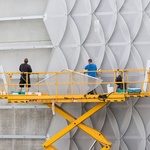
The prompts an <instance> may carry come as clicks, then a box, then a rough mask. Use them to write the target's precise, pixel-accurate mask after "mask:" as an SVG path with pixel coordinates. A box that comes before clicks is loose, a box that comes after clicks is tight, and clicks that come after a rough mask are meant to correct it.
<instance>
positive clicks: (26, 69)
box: [19, 58, 32, 92]
mask: <svg viewBox="0 0 150 150" xmlns="http://www.w3.org/2000/svg"><path fill="white" fill-rule="evenodd" d="M19 70H20V71H21V72H22V73H21V77H20V82H19V86H20V90H19V91H20V92H21V91H22V88H23V87H24V85H26V86H27V87H28V88H29V87H31V84H30V73H31V72H32V68H31V66H30V65H29V64H28V59H27V58H25V59H24V63H22V64H21V65H20V67H19Z"/></svg>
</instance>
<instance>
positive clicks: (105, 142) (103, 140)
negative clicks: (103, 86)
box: [42, 102, 112, 150]
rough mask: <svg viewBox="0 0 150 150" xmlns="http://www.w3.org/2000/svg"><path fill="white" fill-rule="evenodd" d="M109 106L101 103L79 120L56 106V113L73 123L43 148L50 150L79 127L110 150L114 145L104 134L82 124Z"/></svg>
mask: <svg viewBox="0 0 150 150" xmlns="http://www.w3.org/2000/svg"><path fill="white" fill-rule="evenodd" d="M107 104H108V103H106V102H103V103H99V104H97V105H96V106H94V107H93V108H92V109H90V110H89V111H88V112H86V113H85V114H83V115H82V116H80V117H79V118H77V119H76V118H75V117H74V116H72V115H71V114H69V113H68V112H66V111H65V110H63V109H62V108H61V107H59V106H57V105H55V111H56V112H57V113H59V114H60V115H62V116H63V117H64V118H65V119H67V120H68V121H70V122H71V123H70V124H69V125H68V126H67V127H65V128H64V129H63V130H61V131H60V132H58V133H57V134H56V135H54V136H53V137H52V138H50V139H49V140H47V141H46V142H45V143H43V145H42V146H43V147H44V148H46V150H49V149H48V148H50V147H51V146H52V144H53V143H54V142H55V141H57V140H58V139H59V138H61V137H62V136H64V135H65V134H66V133H68V132H69V131H70V130H72V129H73V128H75V127H76V126H78V127H79V128H80V129H82V130H83V131H84V132H86V133H87V134H89V135H90V136H92V137H93V138H94V139H96V140H97V141H99V142H100V143H101V144H102V145H103V146H104V147H106V148H107V149H108V150H109V149H110V147H111V145H112V144H111V142H109V141H108V140H107V139H106V138H105V137H104V135H102V133H100V132H99V131H97V130H95V129H93V128H91V127H89V126H87V125H85V124H83V123H81V122H83V121H84V120H86V119H87V118H88V117H90V116H91V115H93V114H94V113H95V112H97V111H98V110H100V109H101V108H103V107H104V106H105V105H107ZM47 105H48V106H49V107H50V108H52V104H47ZM52 150H53V149H52Z"/></svg>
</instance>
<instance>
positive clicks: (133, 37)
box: [0, 0, 150, 150]
mask: <svg viewBox="0 0 150 150" xmlns="http://www.w3.org/2000/svg"><path fill="white" fill-rule="evenodd" d="M149 48H150V0H22V1H20V0H5V1H4V0H3V1H0V65H2V66H3V67H4V69H5V71H6V72H11V71H14V72H17V71H18V67H19V65H20V63H22V62H23V60H24V58H25V57H27V58H29V64H31V66H32V68H33V71H34V72H37V71H40V72H43V71H59V70H62V69H71V70H82V69H83V68H84V66H85V65H86V64H87V60H88V59H89V58H92V59H93V61H94V63H96V65H97V66H98V68H101V69H104V70H106V69H118V68H120V69H136V68H146V63H147V60H149V59H150V49H149ZM110 78H111V77H103V79H104V80H109V79H110ZM137 78H139V79H143V80H144V76H142V75H141V74H139V75H137ZM104 90H105V89H104ZM93 105H94V104H89V103H86V104H62V105H61V106H62V107H63V108H65V109H66V110H68V111H69V112H70V113H72V114H73V115H75V116H80V115H81V114H82V113H84V112H86V111H87V110H89V108H91V107H92V106H93ZM149 114H150V98H136V99H135V98H134V99H132V98H131V99H129V100H128V101H127V102H124V103H112V104H109V106H108V107H105V108H103V109H102V110H101V111H99V112H97V113H96V114H95V115H93V116H92V117H91V118H89V119H87V120H86V121H85V123H86V124H88V125H90V126H91V127H94V128H96V129H97V130H99V131H102V133H103V134H104V135H105V136H106V137H107V138H108V139H109V140H110V141H112V143H113V147H112V149H111V150H145V149H146V150H149V149H150V138H149V136H150V115H149ZM67 124H68V122H67V121H66V120H65V119H64V118H62V117H61V116H59V115H58V114H56V115H55V116H53V115H52V112H51V110H50V109H49V108H47V107H46V106H44V105H37V106H35V105H34V106H33V105H14V106H12V105H0V149H2V150H8V149H11V150H42V147H41V144H42V143H43V142H44V141H45V138H46V137H47V138H48V137H51V136H52V135H53V134H54V133H57V132H58V131H60V130H61V129H62V128H63V127H65V126H66V125H67ZM94 142H95V141H94V140H93V139H92V138H91V137H89V136H88V135H86V134H85V133H83V132H82V131H81V130H80V129H77V128H75V129H74V130H73V131H71V132H70V133H68V134H67V135H65V136H64V137H63V138H61V139H60V140H59V141H58V142H56V143H54V145H55V146H56V147H57V148H58V149H59V150H89V148H90V147H91V145H92V144H93V143H94ZM100 147H101V146H100V144H99V143H96V144H95V146H94V148H93V149H92V150H99V149H100Z"/></svg>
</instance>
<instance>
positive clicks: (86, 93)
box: [0, 69, 150, 150]
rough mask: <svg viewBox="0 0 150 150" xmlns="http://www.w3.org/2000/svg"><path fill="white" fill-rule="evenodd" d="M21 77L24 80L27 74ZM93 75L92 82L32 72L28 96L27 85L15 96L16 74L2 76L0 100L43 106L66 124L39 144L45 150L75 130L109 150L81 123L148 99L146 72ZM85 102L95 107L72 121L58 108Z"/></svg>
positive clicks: (85, 78) (67, 75)
mask: <svg viewBox="0 0 150 150" xmlns="http://www.w3.org/2000/svg"><path fill="white" fill-rule="evenodd" d="M25 74H26V80H28V73H25ZM97 74H98V78H92V77H89V76H88V75H87V74H85V72H75V71H70V70H63V71H61V72H46V73H45V72H34V73H32V74H31V75H30V76H31V89H30V91H32V92H29V90H28V83H26V84H25V85H24V86H25V89H24V90H25V91H24V92H19V91H18V89H19V84H18V83H17V84H16V82H18V80H17V79H18V77H20V73H19V72H7V73H4V72H3V73H1V77H2V80H1V84H0V98H1V99H5V100H7V102H8V103H28V104H33V103H36V104H37V103H44V104H46V105H47V106H48V107H49V108H51V109H52V110H53V111H56V112H57V113H58V114H60V115H61V116H62V117H64V118H65V119H66V120H68V121H69V122H70V124H69V125H68V126H67V127H65V128H64V129H63V130H61V131H60V132H58V133H57V134H56V135H54V136H53V137H51V138H50V139H48V140H47V141H46V142H45V143H43V144H42V146H43V148H44V149H45V150H57V148H56V147H54V146H53V145H52V144H53V143H54V142H56V141H57V140H59V139H60V138H61V137H62V136H64V135H65V134H66V133H68V132H70V131H71V130H72V129H74V128H75V127H78V128H80V129H81V130H83V131H84V132H85V133H87V134H88V135H90V136H91V137H93V138H94V139H95V140H97V141H98V142H99V143H100V144H101V145H102V148H101V150H110V149H111V146H112V143H111V142H110V141H109V140H108V139H107V138H106V137H105V136H104V135H103V134H102V133H101V132H99V131H97V130H95V129H93V128H91V127H90V126H87V125H86V124H84V123H83V121H84V120H86V119H87V118H88V117H90V116H91V115H93V114H94V113H96V112H97V111H99V110H100V109H102V108H103V107H105V106H106V105H107V104H108V103H111V102H124V101H126V100H128V99H129V98H130V97H135V98H136V97H143V98H144V97H149V96H150V90H149V89H150V88H149V87H150V85H149V83H150V82H149V81H150V80H149V72H148V70H145V69H139V70H100V71H97ZM118 75H121V77H122V80H121V81H117V80H116V77H117V76H118ZM145 77H146V78H145ZM4 78H5V80H4ZM133 79H134V80H133ZM107 80H110V82H108V81H107ZM118 87H120V88H119V89H118ZM95 89H96V92H95V93H93V94H90V91H95ZM103 89H104V90H103ZM137 89H138V90H137ZM85 102H86V103H96V105H95V106H94V107H93V108H91V109H90V110H89V111H87V112H86V113H84V114H83V115H82V116H80V117H79V118H75V117H74V116H72V115H71V114H69V113H68V112H66V111H65V110H64V109H62V108H61V107H60V106H58V103H85Z"/></svg>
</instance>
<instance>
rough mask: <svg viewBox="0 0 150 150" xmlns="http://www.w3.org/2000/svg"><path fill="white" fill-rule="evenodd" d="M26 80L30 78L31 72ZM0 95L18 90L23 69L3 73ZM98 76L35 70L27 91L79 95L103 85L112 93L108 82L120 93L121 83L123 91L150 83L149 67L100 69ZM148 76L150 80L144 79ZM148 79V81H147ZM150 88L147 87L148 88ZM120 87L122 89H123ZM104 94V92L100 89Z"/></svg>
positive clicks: (142, 89) (76, 72)
mask: <svg viewBox="0 0 150 150" xmlns="http://www.w3.org/2000/svg"><path fill="white" fill-rule="evenodd" d="M24 74H26V81H28V73H24ZM119 74H120V75H121V76H122V81H120V82H116V77H117V76H118V75H119ZM0 75H1V78H0V94H2V95H3V94H4V95H5V94H12V92H13V91H19V79H20V77H21V73H20V72H6V73H0ZM97 75H98V77H97V78H91V77H89V76H88V75H87V72H85V71H84V72H83V71H67V70H65V71H63V72H33V73H31V75H30V78H31V84H30V85H31V88H30V90H29V91H28V82H26V84H25V85H24V90H23V91H24V92H26V93H28V92H29V93H31V92H41V93H45V94H50V95H55V96H58V95H76V94H87V93H88V92H90V90H93V89H95V88H97V87H98V86H102V87H103V89H104V91H103V93H109V91H108V85H110V87H112V88H113V92H117V86H118V84H121V85H122V88H121V90H122V92H125V91H127V89H128V88H129V87H131V88H134V87H139V88H141V91H142V92H145V91H144V84H147V85H148V87H149V86H150V85H149V74H148V70H145V69H137V70H129V69H128V70H100V71H97ZM146 75H147V79H145V77H146ZM144 80H145V81H144ZM149 89H150V88H148V91H149ZM121 90H120V91H121ZM97 92H98V93H99V92H100V93H102V91H99V90H97Z"/></svg>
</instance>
